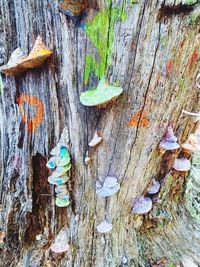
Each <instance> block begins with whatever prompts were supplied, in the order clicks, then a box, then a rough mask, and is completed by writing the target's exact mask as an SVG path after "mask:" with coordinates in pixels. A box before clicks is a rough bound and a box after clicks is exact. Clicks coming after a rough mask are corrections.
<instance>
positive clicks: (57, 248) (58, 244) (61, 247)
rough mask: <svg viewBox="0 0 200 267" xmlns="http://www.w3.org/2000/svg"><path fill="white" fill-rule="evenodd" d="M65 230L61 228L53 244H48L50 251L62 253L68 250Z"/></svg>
mask: <svg viewBox="0 0 200 267" xmlns="http://www.w3.org/2000/svg"><path fill="white" fill-rule="evenodd" d="M67 239H68V236H67V232H66V230H65V229H62V230H61V231H60V232H59V233H58V235H57V236H56V238H55V240H54V242H53V244H52V245H51V246H50V249H51V251H53V252H55V253H63V252H66V251H68V250H69V248H70V247H69V244H68V243H67Z"/></svg>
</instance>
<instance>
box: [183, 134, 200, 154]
mask: <svg viewBox="0 0 200 267" xmlns="http://www.w3.org/2000/svg"><path fill="white" fill-rule="evenodd" d="M181 146H182V148H183V149H185V150H187V151H188V152H194V151H200V145H199V143H198V140H197V137H196V135H195V134H190V135H189V137H188V139H187V141H186V142H185V143H184V144H182V145H181Z"/></svg>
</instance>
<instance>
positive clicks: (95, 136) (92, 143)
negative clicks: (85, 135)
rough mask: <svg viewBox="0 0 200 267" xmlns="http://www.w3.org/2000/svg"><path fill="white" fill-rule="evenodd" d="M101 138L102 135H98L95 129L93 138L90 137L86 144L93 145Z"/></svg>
mask: <svg viewBox="0 0 200 267" xmlns="http://www.w3.org/2000/svg"><path fill="white" fill-rule="evenodd" d="M102 140H103V137H102V136H99V135H98V133H97V131H96V132H95V134H94V136H93V138H92V140H91V141H90V142H89V144H88V145H89V146H90V147H95V146H97V145H98V144H100V143H101V141H102Z"/></svg>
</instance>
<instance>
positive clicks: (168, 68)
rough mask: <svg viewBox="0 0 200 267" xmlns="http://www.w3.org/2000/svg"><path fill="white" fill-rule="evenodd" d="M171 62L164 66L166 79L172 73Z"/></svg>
mask: <svg viewBox="0 0 200 267" xmlns="http://www.w3.org/2000/svg"><path fill="white" fill-rule="evenodd" d="M173 63H174V62H173V60H172V59H170V60H169V61H168V62H167V64H166V76H167V77H168V76H169V75H170V73H171V72H172V68H173Z"/></svg>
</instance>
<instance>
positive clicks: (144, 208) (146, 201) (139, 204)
mask: <svg viewBox="0 0 200 267" xmlns="http://www.w3.org/2000/svg"><path fill="white" fill-rule="evenodd" d="M151 209H152V200H151V199H150V198H149V197H144V196H141V197H138V198H136V200H135V201H134V203H133V207H132V211H133V212H134V213H136V214H145V213H148V212H149V211H150V210H151Z"/></svg>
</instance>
